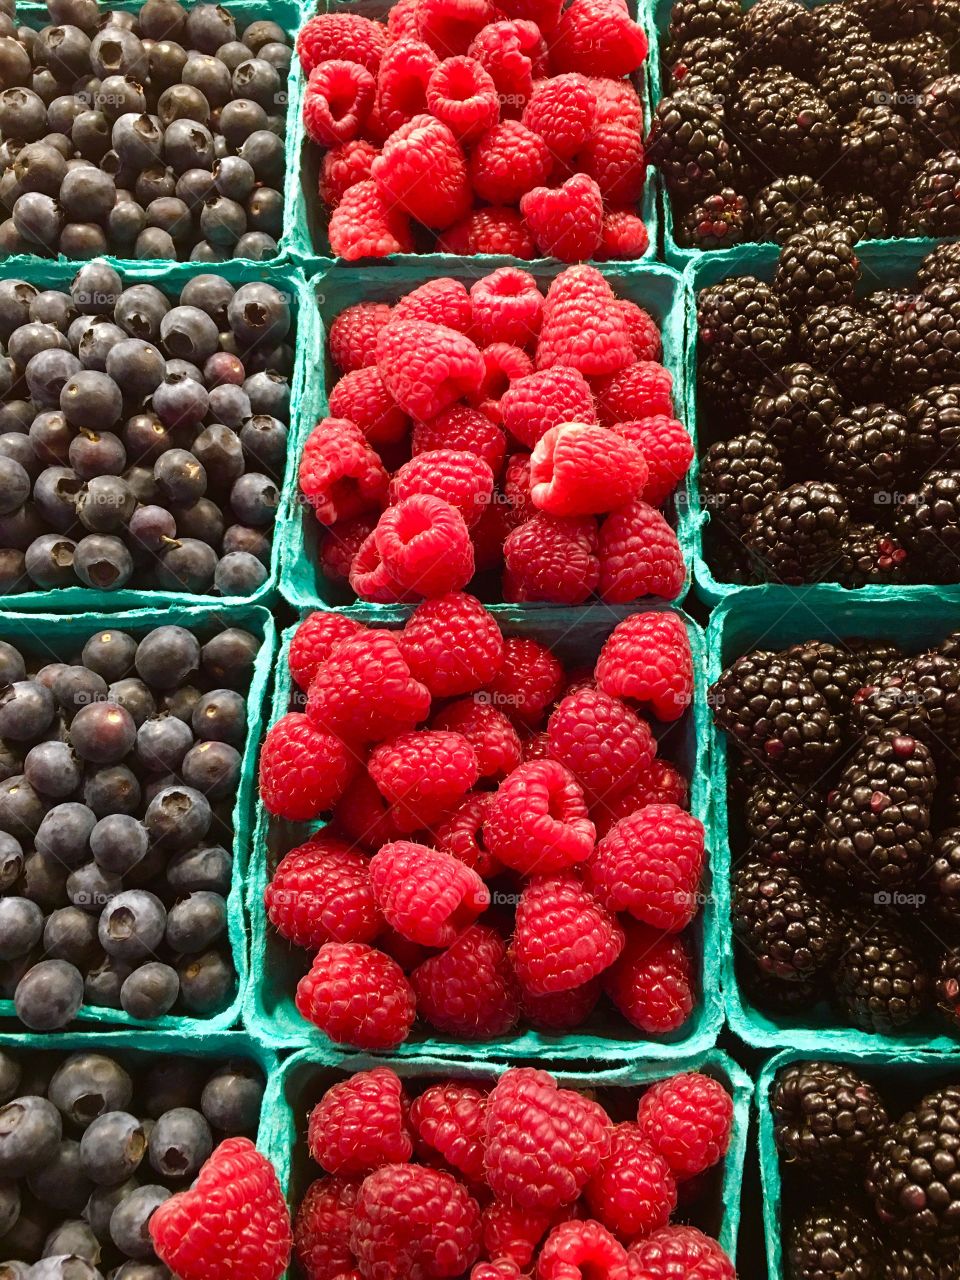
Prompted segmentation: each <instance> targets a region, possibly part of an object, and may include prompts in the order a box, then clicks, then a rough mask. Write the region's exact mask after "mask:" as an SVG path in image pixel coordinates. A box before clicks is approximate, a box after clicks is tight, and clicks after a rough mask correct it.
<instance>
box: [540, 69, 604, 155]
mask: <svg viewBox="0 0 960 1280" xmlns="http://www.w3.org/2000/svg"><path fill="white" fill-rule="evenodd" d="M596 110H597V100H596V98H595V96H594V92H593V89H592V88H591V87H590V82H589V81H588V80H587V79H585V78H584V77H583V76H578V75H565V76H551V77H550V78H549V79H546V80H541V81H540V82H539V83H538V84H536V85H535V86H534V89H533V93H532V95H531V97H530V101H529V102H528V103H527V105H526V107H525V108H524V111H523V123H524V124H525V125H526V126H527V128H528V129H532V130H533V132H534V133H538V134H539V135H540V137H541V138H543V140H544V142H545V143H546V144H547V146H548V147H549V148H550V151H551V153H552V154H553V155H554V156H557V157H559V158H560V159H561V160H569V159H570V157H571V156H573V155H575V154H576V153H577V152H578V151H579V150H580V148H581V147H582V146H583V145H584V144H585V143H586V141H587V139H588V138H589V137H590V136H591V133H592V132H593V122H594V117H595V115H596Z"/></svg>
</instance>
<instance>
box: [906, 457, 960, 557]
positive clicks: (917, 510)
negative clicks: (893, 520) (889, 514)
mask: <svg viewBox="0 0 960 1280" xmlns="http://www.w3.org/2000/svg"><path fill="white" fill-rule="evenodd" d="M897 532H898V534H899V535H900V537H901V538H902V539H903V541H904V542H905V543H906V545H907V546H910V547H912V548H914V549H915V550H916V552H917V554H918V555H920V556H922V557H923V561H924V572H925V573H926V574H929V575H930V579H929V580H932V581H934V582H956V581H958V579H960V563H958V561H957V556H958V555H960V471H929V472H927V475H926V478H925V479H924V480H923V482H922V483H921V484H920V486H919V487H918V489H917V490H916V492H915V493H913V494H911V495H909V497H908V498H907V499H906V500H905V501H904V503H903V505H902V506H901V507H899V508H898V511H897Z"/></svg>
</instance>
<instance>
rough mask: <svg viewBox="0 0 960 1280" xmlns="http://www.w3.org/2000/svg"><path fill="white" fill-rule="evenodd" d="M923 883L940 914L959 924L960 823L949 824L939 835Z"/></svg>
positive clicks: (934, 907)
mask: <svg viewBox="0 0 960 1280" xmlns="http://www.w3.org/2000/svg"><path fill="white" fill-rule="evenodd" d="M924 887H925V888H926V889H927V890H928V891H929V893H930V895H931V897H932V905H933V909H934V911H935V912H936V913H937V915H939V916H940V917H941V919H943V920H946V921H947V922H948V923H949V924H951V925H958V924H960V827H947V828H946V830H944V831H941V832H940V833H939V835H938V836H937V840H936V843H935V844H934V846H933V850H932V852H931V855H930V865H929V867H928V868H927V871H926V874H925V875H924Z"/></svg>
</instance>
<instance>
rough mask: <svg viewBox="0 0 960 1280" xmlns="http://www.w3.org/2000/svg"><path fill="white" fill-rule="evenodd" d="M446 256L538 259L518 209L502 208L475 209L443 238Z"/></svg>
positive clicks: (439, 245)
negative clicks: (488, 255)
mask: <svg viewBox="0 0 960 1280" xmlns="http://www.w3.org/2000/svg"><path fill="white" fill-rule="evenodd" d="M437 249H438V250H439V251H440V252H442V253H458V254H466V255H470V254H474V253H491V254H495V253H502V254H506V255H509V256H510V257H513V258H522V259H526V260H529V259H530V258H533V257H535V256H536V250H535V247H534V243H533V236H532V235H531V234H530V229H529V227H528V226H527V224H526V222H524V220H523V218H522V217H521V215H520V213H519V212H518V211H517V210H516V209H509V208H504V207H503V206H501V205H495V206H491V207H490V208H488V209H474V210H473V211H472V212H471V213H468V214H467V216H466V217H465V218H463V219H462V220H461V221H460V222H456V223H454V225H453V226H452V227H449V228H448V229H447V231H446V232H445V233H444V234H443V235H442V236H441V237H440V239H439V240H438V242H437Z"/></svg>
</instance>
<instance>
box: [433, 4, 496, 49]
mask: <svg viewBox="0 0 960 1280" xmlns="http://www.w3.org/2000/svg"><path fill="white" fill-rule="evenodd" d="M491 16H492V7H491V5H490V3H489V0H420V4H419V6H418V8H417V32H418V33H419V36H420V39H421V40H426V42H427V44H429V45H430V47H431V48H432V49H436V51H437V53H442V54H444V56H446V55H449V54H459V53H466V52H467V49H468V48H469V46H470V42H471V41H472V40H473V38H474V36H475V35H476V34H477V32H478V31H482V30H483V28H484V27H485V26H486V25H487V23H488V22H489V21H490V18H491Z"/></svg>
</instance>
